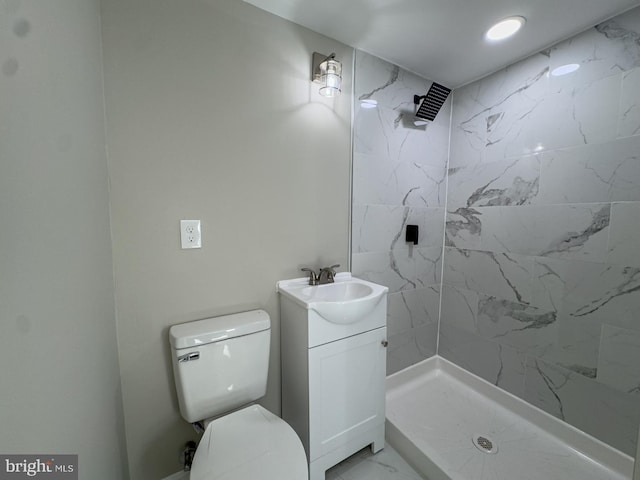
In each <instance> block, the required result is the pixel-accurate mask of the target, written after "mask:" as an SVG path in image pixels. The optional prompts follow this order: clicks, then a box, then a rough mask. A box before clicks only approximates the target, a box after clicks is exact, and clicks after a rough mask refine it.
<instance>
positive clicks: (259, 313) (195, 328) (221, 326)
mask: <svg viewBox="0 0 640 480" xmlns="http://www.w3.org/2000/svg"><path fill="white" fill-rule="evenodd" d="M270 327H271V320H270V318H269V314H268V313H267V312H265V311H264V310H251V311H249V312H242V313H234V314H232V315H223V316H221V317H212V318H205V319H203V320H196V321H195V322H188V323H182V324H180V325H174V326H172V327H171V328H170V329H169V341H170V342H171V345H172V346H173V348H175V349H181V348H189V347H195V346H199V345H204V344H207V343H212V342H219V341H221V340H226V339H229V338H234V337H241V336H242V335H249V334H251V333H256V332H260V331H263V330H268V329H269V328H270Z"/></svg>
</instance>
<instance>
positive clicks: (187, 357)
mask: <svg viewBox="0 0 640 480" xmlns="http://www.w3.org/2000/svg"><path fill="white" fill-rule="evenodd" d="M199 358H200V352H190V353H185V354H184V355H180V356H179V357H178V361H179V362H190V361H192V360H198V359H199Z"/></svg>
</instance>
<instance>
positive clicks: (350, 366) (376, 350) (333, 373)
mask: <svg viewBox="0 0 640 480" xmlns="http://www.w3.org/2000/svg"><path fill="white" fill-rule="evenodd" d="M386 334H387V328H386V327H382V328H378V329H375V330H371V331H369V332H365V333H361V334H359V335H354V336H352V337H348V338H344V339H342V340H338V341H335V342H331V343H328V344H325V345H320V346H318V347H314V348H311V349H309V444H310V445H309V446H310V448H309V456H310V461H313V460H315V459H316V458H318V457H320V456H322V455H325V454H327V453H328V452H331V451H332V450H335V449H336V448H339V447H340V446H341V445H342V444H344V443H345V442H348V441H350V440H354V439H356V438H357V437H358V435H362V434H364V433H365V432H366V431H367V430H369V429H371V428H373V427H374V426H376V425H380V424H383V423H384V416H385V376H386V348H385V345H386Z"/></svg>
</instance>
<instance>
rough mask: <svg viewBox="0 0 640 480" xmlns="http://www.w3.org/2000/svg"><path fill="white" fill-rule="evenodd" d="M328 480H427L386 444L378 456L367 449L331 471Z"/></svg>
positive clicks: (326, 477)
mask: <svg viewBox="0 0 640 480" xmlns="http://www.w3.org/2000/svg"><path fill="white" fill-rule="evenodd" d="M325 479H326V480H383V479H384V480H387V479H388V480H425V479H424V477H422V476H420V475H419V474H418V473H417V472H416V471H415V470H414V469H413V468H411V466H409V464H408V463H407V462H405V461H404V459H403V458H402V457H401V456H400V455H399V454H398V452H396V451H395V450H394V449H393V447H392V446H391V445H389V444H386V445H385V447H384V449H383V450H382V451H380V452H378V453H377V454H375V455H374V454H372V453H371V450H370V449H369V448H368V447H367V448H365V449H363V450H360V451H359V452H358V453H356V454H354V455H352V456H351V457H349V458H347V459H346V460H344V461H342V462H340V463H339V464H338V465H336V466H335V467H333V468H331V469H329V470H328V471H327V473H326V476H325Z"/></svg>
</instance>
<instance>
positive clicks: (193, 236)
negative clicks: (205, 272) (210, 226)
mask: <svg viewBox="0 0 640 480" xmlns="http://www.w3.org/2000/svg"><path fill="white" fill-rule="evenodd" d="M180 244H181V246H182V249H183V250H184V249H189V248H202V231H201V230H200V220H180Z"/></svg>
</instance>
